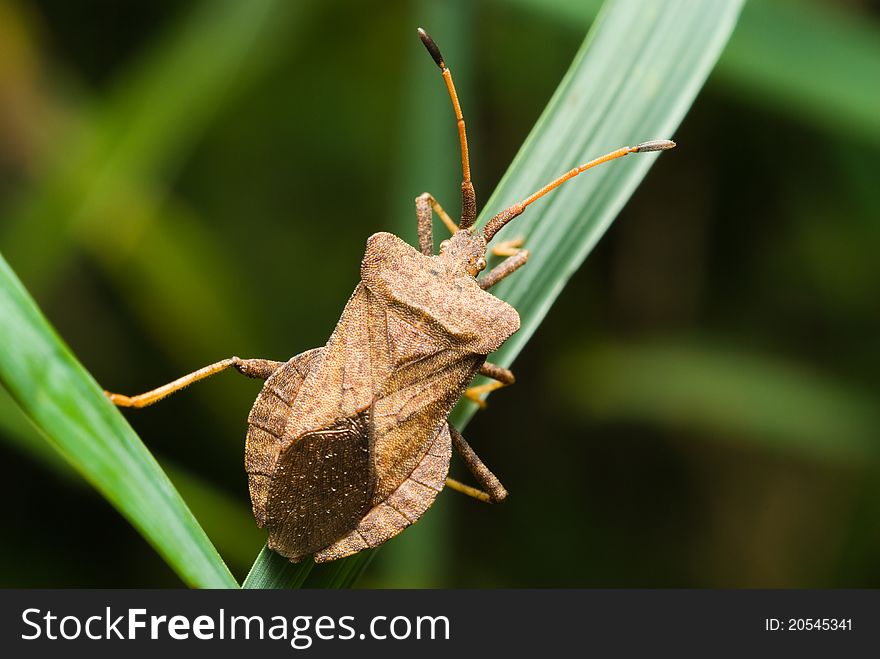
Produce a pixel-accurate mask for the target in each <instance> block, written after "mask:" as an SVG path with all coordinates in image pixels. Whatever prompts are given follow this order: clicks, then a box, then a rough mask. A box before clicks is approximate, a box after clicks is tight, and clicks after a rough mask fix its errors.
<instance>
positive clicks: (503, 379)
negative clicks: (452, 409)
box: [464, 362, 516, 409]
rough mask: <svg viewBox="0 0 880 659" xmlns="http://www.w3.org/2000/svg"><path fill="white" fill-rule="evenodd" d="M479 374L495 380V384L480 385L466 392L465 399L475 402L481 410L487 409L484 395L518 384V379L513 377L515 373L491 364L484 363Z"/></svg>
mask: <svg viewBox="0 0 880 659" xmlns="http://www.w3.org/2000/svg"><path fill="white" fill-rule="evenodd" d="M477 373H479V374H480V375H485V376H486V377H487V378H492V379H493V380H494V382H487V383H486V384H478V385H477V386H475V387H468V388H467V389H466V390H465V392H464V395H465V398H467V399H468V400H471V401H473V402H475V403H476V404H477V405H479V406H480V408H481V409H485V407H486V401H485V400H483V396H484V395H486V394H489V393H492V392H493V391H495V390H496V389H501V387H506V386H508V385H511V384H513V383H514V382H516V377H515V376H514V375H513V371H511V370H510V369H508V368H504V367H503V366H498V365H497V364H493V363H491V362H484V363H483V365H482V366H480V370H479V371H477Z"/></svg>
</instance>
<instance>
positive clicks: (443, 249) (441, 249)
mask: <svg viewBox="0 0 880 659" xmlns="http://www.w3.org/2000/svg"><path fill="white" fill-rule="evenodd" d="M447 247H449V241H448V240H444V241H443V242H442V243H440V251H441V252H443V251H445V250H446V248H447Z"/></svg>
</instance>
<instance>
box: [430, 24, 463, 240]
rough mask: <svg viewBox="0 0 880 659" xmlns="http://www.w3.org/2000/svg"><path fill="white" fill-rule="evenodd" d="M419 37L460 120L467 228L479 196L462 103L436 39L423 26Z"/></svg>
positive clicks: (459, 137)
mask: <svg viewBox="0 0 880 659" xmlns="http://www.w3.org/2000/svg"><path fill="white" fill-rule="evenodd" d="M419 38H420V39H421V40H422V43H423V44H425V48H427V49H428V52H429V53H430V54H431V57H433V58H434V61H435V62H436V63H437V66H439V67H440V71H441V72H442V73H443V82H445V83H446V89H447V91H449V98H450V100H451V101H452V109H453V110H454V111H455V120H456V122H458V141H459V143H460V144H461V173H462V182H461V221H460V222H459V227H460V228H462V229H467V228H468V227H470V226H471V225H472V224H473V223H474V220H476V218H477V197H476V194H475V193H474V184H473V183H471V161H470V159H469V158H468V143H467V131H466V130H465V127H464V116H462V114H461V105H460V104H459V102H458V94H456V92H455V83H454V82H452V73H451V72H450V71H449V67H447V66H446V62H444V61H443V55H441V54H440V49H439V48H438V47H437V44H436V43H434V40H433V39H432V38H431V37H430V36H429V35H428V33H427V32H425V31H424V30H423V29H422V28H419Z"/></svg>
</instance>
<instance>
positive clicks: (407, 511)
mask: <svg viewBox="0 0 880 659" xmlns="http://www.w3.org/2000/svg"><path fill="white" fill-rule="evenodd" d="M451 454H452V446H451V438H450V436H449V426H448V425H446V424H445V423H444V424H443V426H442V427H441V428H440V431H439V432H437V433H436V435H435V437H434V439H433V441H432V442H431V443H430V445H429V447H428V452H427V453H425V454H424V455H423V456H422V458H421V460H420V461H419V463H418V465H416V468H415V469H414V470H413V471H412V473H410V474H409V475H408V476H407V477H406V478H405V479H404V480H403V482H402V483H400V485H398V487H397V488H396V489H395V490H394V491H393V492H391V494H390V495H389V496H388V497H386V498H385V499H384V500H382V501H380V502H378V503H377V504H376V505H374V506H373V507H372V508H370V510H369V511H368V512H367V513H366V514H365V515H364V516H363V517H362V518H361V520H360V521H359V522H358V524H357V527H355V528H354V529H353V530H352V531H350V532H349V533H348V534H346V535H345V536H343V537H342V538H340V539H339V540H337V541H335V542H333V544H331V545H329V546H327V547H325V548H323V549H321V550H319V551H317V552H315V562H317V563H322V562H324V561H332V560H336V559H337V558H343V557H345V556H350V555H351V554H356V553H357V552H359V551H361V550H363V549H367V548H368V547H378V546H379V545H381V544H382V543H383V542H385V541H386V540H389V539H390V538H393V537H394V536H396V535H397V534H398V533H400V532H401V531H403V530H404V529H405V528H406V527H407V526H409V525H410V524H413V523H415V522H416V521H418V519H419V518H420V517H421V516H422V515H423V514H424V512H425V511H426V510H427V509H428V508H429V507H430V506H431V504H432V503H434V499H436V498H437V494H438V493H439V492H440V490H442V489H443V485H444V484H445V482H446V474H447V472H448V471H449V458H450V457H451Z"/></svg>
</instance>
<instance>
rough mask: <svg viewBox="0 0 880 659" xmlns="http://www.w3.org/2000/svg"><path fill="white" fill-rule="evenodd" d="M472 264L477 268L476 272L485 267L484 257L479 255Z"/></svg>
mask: <svg viewBox="0 0 880 659" xmlns="http://www.w3.org/2000/svg"><path fill="white" fill-rule="evenodd" d="M474 266H475V267H476V268H477V272H479V271H480V270H483V269H484V268H485V267H486V259H485V258H484V257H482V256H481V257H480V258H478V259H477V262H476V263H474Z"/></svg>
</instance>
